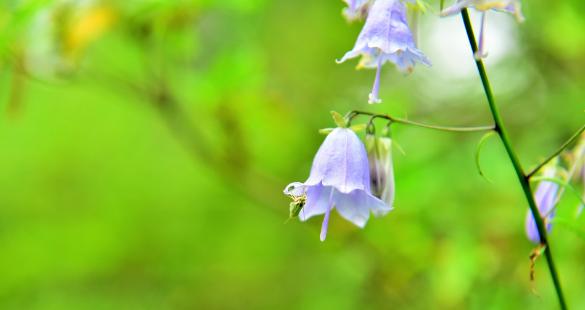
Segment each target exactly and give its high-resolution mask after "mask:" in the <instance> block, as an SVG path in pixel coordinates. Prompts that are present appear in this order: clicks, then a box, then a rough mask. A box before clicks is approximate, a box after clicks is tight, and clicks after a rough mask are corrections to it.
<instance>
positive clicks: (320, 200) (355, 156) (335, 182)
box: [284, 128, 392, 241]
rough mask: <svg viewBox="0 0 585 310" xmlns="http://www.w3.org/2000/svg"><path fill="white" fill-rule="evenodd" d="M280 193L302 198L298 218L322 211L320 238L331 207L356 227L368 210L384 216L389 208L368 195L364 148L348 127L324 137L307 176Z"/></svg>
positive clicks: (368, 172)
mask: <svg viewBox="0 0 585 310" xmlns="http://www.w3.org/2000/svg"><path fill="white" fill-rule="evenodd" d="M284 193H285V194H286V195H290V196H293V197H305V205H304V207H303V208H302V209H301V210H300V212H299V214H298V215H299V218H300V219H301V221H306V220H307V219H309V218H311V217H313V216H316V215H321V214H325V217H324V218H323V224H322V226H321V235H320V239H321V241H324V240H325V237H326V236H327V227H328V225H329V217H330V213H331V210H332V209H333V208H335V209H337V212H338V213H339V214H340V215H341V216H342V217H343V218H345V219H346V220H348V221H350V222H352V223H353V224H355V225H357V226H358V227H364V226H365V225H366V222H367V221H368V219H369V217H370V212H372V213H374V215H384V214H386V213H387V212H388V211H390V210H391V209H392V208H391V207H390V206H388V205H386V204H384V202H383V201H382V200H380V199H378V198H376V197H374V196H373V195H372V193H371V191H370V171H369V165H368V157H367V154H366V150H365V148H364V145H363V143H362V142H361V141H360V139H359V138H358V136H357V135H356V134H355V133H354V132H353V131H352V130H351V129H348V128H336V129H334V130H333V131H332V132H331V133H330V134H329V135H328V136H327V138H325V141H324V142H323V144H322V145H321V147H320V148H319V151H317V154H316V155H315V158H314V159H313V165H312V167H311V173H310V175H309V178H308V179H307V180H306V181H305V182H304V183H300V182H294V183H291V184H289V185H288V186H287V187H286V188H285V189H284Z"/></svg>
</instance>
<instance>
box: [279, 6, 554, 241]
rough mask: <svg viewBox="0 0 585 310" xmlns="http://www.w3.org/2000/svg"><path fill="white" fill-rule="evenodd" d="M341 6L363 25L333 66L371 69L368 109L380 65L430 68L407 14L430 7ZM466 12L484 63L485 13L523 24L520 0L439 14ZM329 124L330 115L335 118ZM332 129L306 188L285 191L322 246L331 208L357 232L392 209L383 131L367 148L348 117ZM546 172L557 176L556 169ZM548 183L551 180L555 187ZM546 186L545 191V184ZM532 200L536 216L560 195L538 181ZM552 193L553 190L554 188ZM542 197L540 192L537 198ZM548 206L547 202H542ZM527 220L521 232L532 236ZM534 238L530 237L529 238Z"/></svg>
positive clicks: (370, 135)
mask: <svg viewBox="0 0 585 310" xmlns="http://www.w3.org/2000/svg"><path fill="white" fill-rule="evenodd" d="M343 1H344V2H345V3H346V5H347V6H346V7H345V8H344V9H343V16H344V17H345V18H346V19H347V20H348V21H350V22H354V21H363V20H365V22H364V25H363V28H362V30H361V32H360V33H359V35H358V37H357V40H356V42H355V44H354V46H353V48H352V49H351V50H350V51H348V52H347V53H345V55H343V57H341V58H340V59H339V60H337V62H338V63H343V62H345V61H347V60H349V59H353V58H357V57H359V58H360V60H359V63H358V66H357V68H358V69H361V68H366V69H376V73H375V78H374V83H373V86H372V90H371V92H370V93H369V95H368V103H370V104H374V103H380V102H381V101H382V100H381V99H380V96H379V91H380V87H381V79H380V76H381V71H382V67H383V66H384V64H386V63H392V64H394V66H395V67H396V69H397V70H398V71H400V72H402V73H403V74H408V73H410V72H412V71H413V70H414V67H415V65H416V64H422V65H425V66H431V61H430V60H429V58H428V57H427V56H425V54H424V53H423V52H422V50H421V49H419V48H418V47H417V45H416V40H415V37H414V35H413V31H412V30H411V23H413V21H409V20H408V16H412V15H413V14H410V13H411V12H424V11H426V8H427V7H428V5H426V4H425V3H424V2H423V1H422V0H343ZM464 8H472V9H475V10H477V11H480V12H481V13H482V27H481V28H482V29H481V33H480V49H479V51H478V53H477V54H476V55H475V56H476V57H480V58H481V57H486V56H487V51H486V49H485V44H484V43H483V40H484V39H483V38H484V28H485V26H484V25H485V23H486V14H487V13H488V12H489V11H497V12H504V13H508V14H512V15H513V16H515V17H516V19H517V20H518V21H522V20H523V19H524V17H523V16H522V12H521V8H520V1H519V0H457V1H455V2H454V3H453V4H452V5H451V6H448V7H446V8H445V9H443V10H441V12H440V15H441V16H450V15H453V14H456V13H459V12H460V11H461V10H462V9H464ZM334 118H335V117H334ZM335 119H336V123H337V125H338V127H337V128H335V129H333V130H331V131H330V132H329V133H328V135H327V137H326V138H325V141H324V142H323V144H322V145H321V147H320V148H319V150H318V151H317V154H316V155H315V158H314V160H313V164H312V167H311V172H310V175H309V178H308V179H307V180H306V181H305V182H294V183H291V184H289V185H288V186H287V187H286V188H285V189H284V193H285V194H286V195H288V196H289V197H291V198H292V200H293V202H292V203H291V206H290V216H291V217H298V218H299V219H300V220H301V221H306V220H307V219H309V218H311V217H314V216H319V215H324V217H323V222H322V228H321V234H320V237H321V240H322V241H323V240H325V238H326V236H327V229H328V226H329V219H330V214H331V212H332V210H334V209H335V210H337V212H338V213H339V214H340V215H341V217H343V218H345V219H346V220H348V221H350V222H351V223H353V224H355V225H356V226H358V227H360V228H362V227H364V226H365V225H366V223H367V221H368V219H369V217H370V214H373V215H375V216H381V215H385V214H387V213H388V212H389V211H391V210H392V209H393V202H394V197H395V184H394V171H393V166H392V152H391V146H392V139H391V137H390V133H389V128H388V126H387V128H386V129H385V130H384V132H382V133H380V134H376V133H375V130H374V128H373V125H372V124H369V125H368V126H367V129H366V136H365V144H364V143H363V142H362V141H361V140H360V138H359V137H358V135H357V134H356V133H355V132H354V130H353V129H352V128H350V127H349V126H348V123H349V121H348V119H343V118H342V117H336V118H335ZM549 173H550V174H554V173H556V172H555V171H554V169H553V170H552V172H549ZM553 183H554V182H553ZM547 184H548V186H547V187H546V188H545V185H547ZM541 186H542V187H543V189H542V190H539V192H538V195H539V197H538V199H540V196H542V197H543V198H542V200H543V202H541V203H540V204H539V206H540V205H543V207H542V208H541V210H543V212H542V213H543V214H546V216H552V215H553V213H554V212H546V209H547V208H550V205H553V206H554V203H555V202H556V199H552V198H550V199H549V200H550V201H552V202H549V200H546V198H547V197H551V196H554V197H558V194H559V190H558V188H556V186H555V185H553V184H549V183H546V182H545V181H543V182H542V184H541V185H539V187H541ZM555 188H556V189H555ZM540 192H542V193H540ZM545 200H546V202H545ZM531 225H533V224H531V222H530V221H529V220H527V229H530V230H533V227H532V226H531ZM531 240H532V239H531Z"/></svg>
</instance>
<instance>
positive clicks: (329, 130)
mask: <svg viewBox="0 0 585 310" xmlns="http://www.w3.org/2000/svg"><path fill="white" fill-rule="evenodd" d="M333 129H335V128H321V129H319V133H320V134H322V135H328V134H330V133H331V132H332V131H333Z"/></svg>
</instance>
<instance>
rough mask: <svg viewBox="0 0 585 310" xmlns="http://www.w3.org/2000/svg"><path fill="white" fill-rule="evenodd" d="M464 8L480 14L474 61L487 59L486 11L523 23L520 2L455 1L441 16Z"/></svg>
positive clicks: (508, 0) (506, 0)
mask: <svg viewBox="0 0 585 310" xmlns="http://www.w3.org/2000/svg"><path fill="white" fill-rule="evenodd" d="M464 8H474V9H476V10H478V11H481V12H482V14H481V28H480V31H479V44H478V50H477V52H476V53H475V55H474V56H475V59H478V60H479V59H481V58H485V57H487V52H486V51H485V44H484V38H485V24H486V15H487V11H489V10H496V11H501V12H506V13H510V14H512V15H514V16H515V17H516V20H517V21H518V22H522V21H524V16H523V15H522V10H521V6H520V0H457V2H456V3H455V4H454V5H452V6H450V7H448V8H446V9H444V10H443V11H442V12H441V16H449V15H453V14H457V13H459V12H461V10H463V9H464Z"/></svg>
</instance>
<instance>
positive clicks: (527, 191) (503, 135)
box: [461, 9, 567, 309]
mask: <svg viewBox="0 0 585 310" xmlns="http://www.w3.org/2000/svg"><path fill="white" fill-rule="evenodd" d="M461 17H462V18H463V23H464V25H465V31H466V32H467V38H468V39H469V44H470V45H471V50H472V52H473V54H475V53H476V52H477V43H476V41H475V35H474V34H473V28H472V27H471V21H470V19H469V14H468V13H467V9H463V10H462V11H461ZM475 64H476V66H477V71H478V72H479V76H480V78H481V83H482V85H483V89H484V91H485V95H486V97H487V100H488V104H489V107H490V111H491V113H492V117H493V119H494V123H495V131H496V132H497V133H498V135H499V136H500V140H502V143H503V144H504V147H505V148H506V152H507V153H508V157H509V158H510V161H511V162H512V165H513V167H514V171H515V172H516V175H517V176H518V181H519V182H520V185H522V190H523V191H524V196H526V200H527V201H528V207H529V208H530V212H531V213H532V216H533V217H534V222H535V223H536V228H537V230H538V235H539V237H540V241H541V244H543V245H545V246H546V249H545V252H544V253H545V257H546V261H547V263H548V269H549V271H550V274H551V277H552V280H553V283H554V287H555V290H556V293H557V296H558V298H559V304H560V306H561V309H567V304H566V302H565V298H564V297H563V291H562V289H561V283H560V280H559V275H558V273H557V270H556V268H555V263H554V259H553V255H552V252H551V247H550V244H549V242H548V238H547V235H546V229H545V226H544V221H543V220H542V217H541V216H540V212H539V211H538V207H537V206H536V202H535V201H534V195H533V193H532V189H531V188H530V183H529V180H528V177H527V175H526V174H525V173H524V171H523V170H522V166H521V165H520V161H519V160H518V156H516V153H515V152H514V149H513V148H512V145H511V143H510V139H509V138H508V133H507V131H506V129H505V127H504V123H503V121H502V118H501V116H500V112H499V111H498V107H497V106H496V103H495V101H494V95H493V93H492V90H491V86H490V82H489V80H488V77H487V73H486V71H485V67H484V65H483V62H482V61H481V59H477V60H475Z"/></svg>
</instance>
